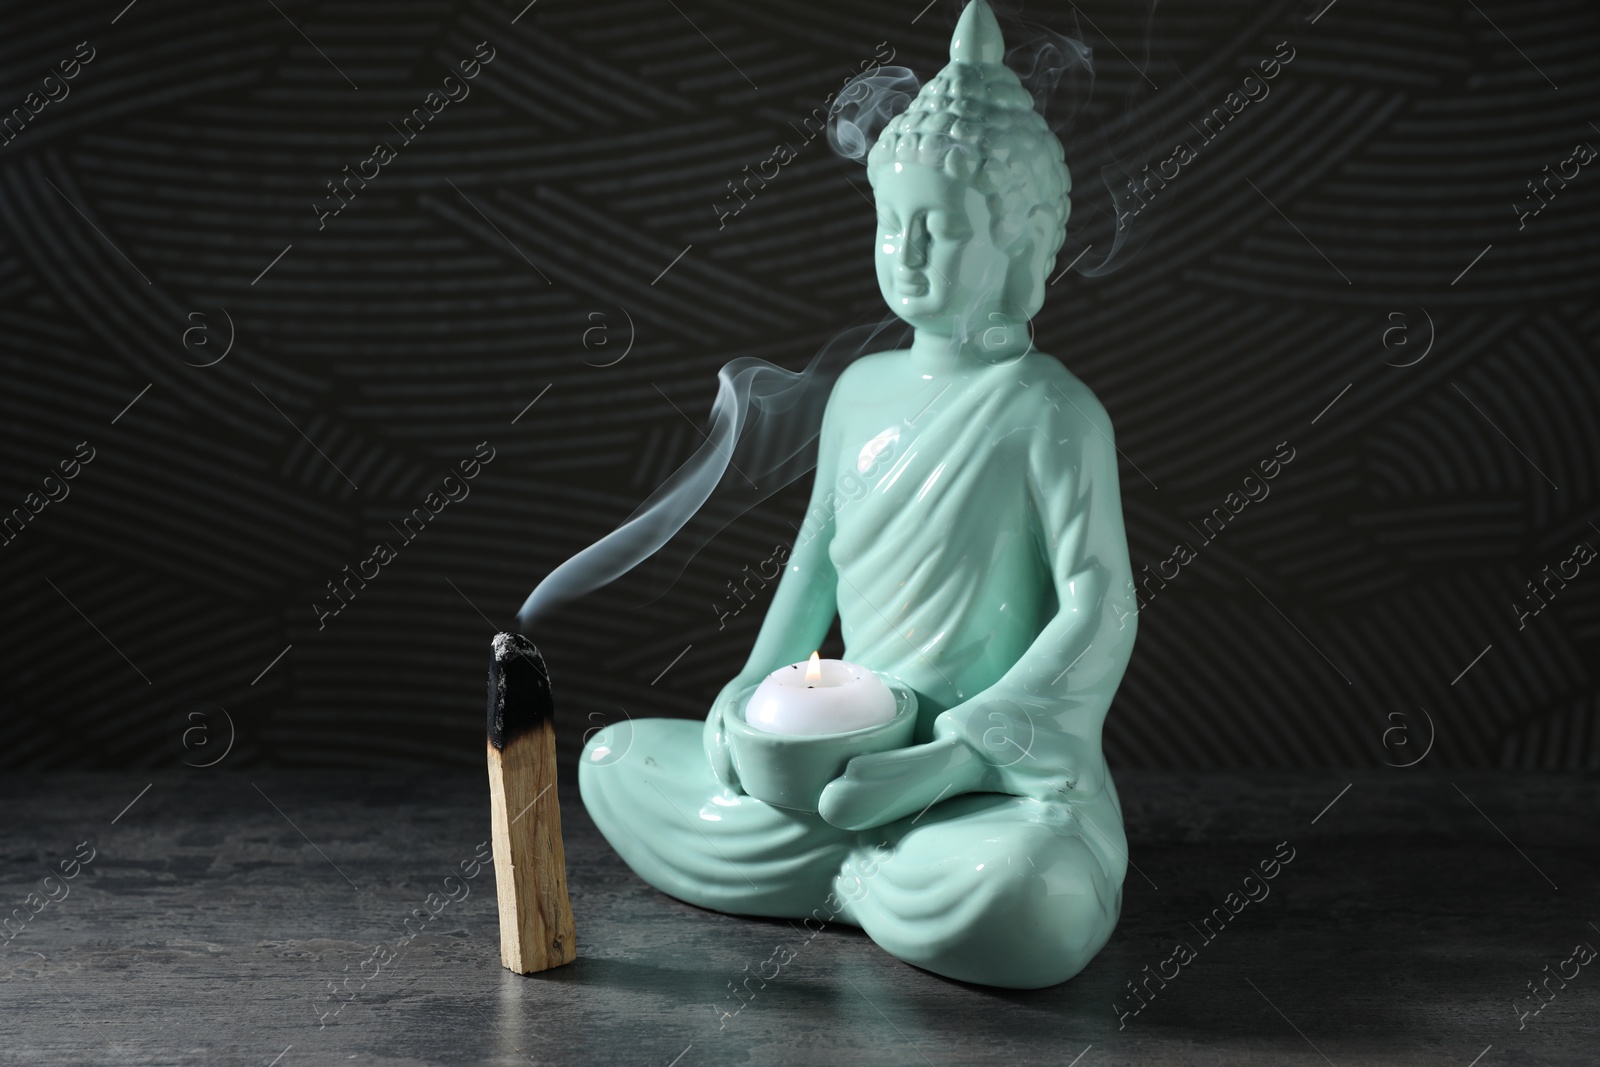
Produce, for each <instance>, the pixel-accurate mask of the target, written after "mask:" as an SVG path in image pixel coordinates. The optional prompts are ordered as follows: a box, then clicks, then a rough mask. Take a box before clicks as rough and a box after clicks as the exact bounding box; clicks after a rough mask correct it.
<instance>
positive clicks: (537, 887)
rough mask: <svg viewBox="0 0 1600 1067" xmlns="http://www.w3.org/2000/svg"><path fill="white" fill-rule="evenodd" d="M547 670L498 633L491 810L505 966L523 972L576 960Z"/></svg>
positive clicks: (526, 644)
mask: <svg viewBox="0 0 1600 1067" xmlns="http://www.w3.org/2000/svg"><path fill="white" fill-rule="evenodd" d="M553 712H554V705H553V703H552V700H551V693H550V676H549V671H548V670H547V669H546V668H545V663H544V659H543V657H541V656H540V655H539V651H538V649H536V648H535V647H534V646H533V643H532V642H531V641H529V640H528V639H527V638H525V637H523V636H521V635H520V634H505V633H503V634H499V635H497V636H496V637H495V639H494V653H493V656H492V657H491V659H490V665H489V724H488V740H487V743H486V745H485V751H486V753H487V756H488V763H489V806H490V815H491V821H492V824H493V825H492V829H493V840H494V876H495V894H496V896H497V897H498V898H499V903H500V961H501V962H502V963H503V964H504V965H505V966H506V967H507V968H508V969H510V970H513V971H516V972H517V973H518V974H532V973H533V972H535V971H543V970H547V969H548V968H551V967H559V966H560V965H561V964H563V963H571V962H572V961H573V960H574V959H575V958H577V936H576V933H575V931H574V929H573V922H572V904H571V902H570V900H569V899H568V897H567V868H566V855H565V851H564V849H563V847H562V843H561V805H560V803H559V801H558V800H557V799H556V787H555V786H556V737H555V721H554V714H553Z"/></svg>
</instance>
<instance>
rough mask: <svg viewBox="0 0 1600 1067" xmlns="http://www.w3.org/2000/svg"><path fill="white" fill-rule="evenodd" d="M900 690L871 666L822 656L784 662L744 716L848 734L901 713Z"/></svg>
mask: <svg viewBox="0 0 1600 1067" xmlns="http://www.w3.org/2000/svg"><path fill="white" fill-rule="evenodd" d="M897 708H898V706H897V705H896V703H895V699H894V693H893V692H891V691H890V689H889V687H888V686H887V685H884V684H883V679H881V678H879V677H878V676H877V675H876V674H874V673H873V672H872V671H870V670H868V669H867V668H866V667H863V666H861V665H860V664H856V663H846V662H845V661H844V660H842V659H819V658H817V654H816V653H815V652H813V653H811V659H810V660H809V661H807V662H804V663H791V664H790V665H789V666H787V667H779V668H778V669H777V670H775V671H773V672H772V673H771V674H769V675H767V677H766V678H765V679H763V680H762V682H761V684H760V685H759V686H757V687H756V691H755V693H754V694H753V695H752V696H751V697H750V703H749V704H748V705H746V707H745V712H744V721H745V722H747V723H749V724H750V725H751V726H753V727H755V728H756V729H758V730H765V731H766V732H767V733H773V734H842V733H847V732H849V731H851V730H864V729H866V728H867V727H869V726H877V725H879V724H880V723H885V722H888V721H889V720H890V719H892V718H894V717H895V713H896V711H897Z"/></svg>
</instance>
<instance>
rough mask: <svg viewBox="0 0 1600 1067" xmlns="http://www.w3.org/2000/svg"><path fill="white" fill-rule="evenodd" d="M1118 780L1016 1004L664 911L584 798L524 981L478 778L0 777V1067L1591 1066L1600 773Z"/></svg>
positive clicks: (770, 928) (853, 953)
mask: <svg viewBox="0 0 1600 1067" xmlns="http://www.w3.org/2000/svg"><path fill="white" fill-rule="evenodd" d="M1117 781H1118V785H1119V787H1120V790H1121V793H1122V797H1123V801H1124V806H1125V809H1126V816H1127V823H1128V836H1129V840H1130V843H1131V844H1130V847H1131V850H1132V859H1133V862H1134V863H1135V864H1136V869H1135V870H1133V871H1130V873H1129V876H1128V881H1127V883H1126V887H1125V892H1124V901H1123V913H1122V922H1121V925H1120V926H1119V927H1118V929H1117V931H1116V933H1115V934H1114V935H1113V936H1112V939H1111V942H1110V944H1109V945H1107V947H1106V949H1105V950H1104V951H1103V952H1102V953H1101V954H1100V955H1099V957H1098V958H1096V959H1095V961H1094V962H1093V963H1091V964H1090V966H1089V967H1088V969H1087V970H1085V971H1084V972H1083V973H1082V974H1081V975H1079V976H1078V977H1077V978H1076V979H1074V980H1072V981H1071V982H1068V983H1066V984H1065V985H1061V986H1057V987H1056V988H1053V989H1046V990H1040V991H1034V992H1008V991H999V990H992V989H984V988H979V987H976V986H969V985H964V984H961V983H958V982H951V981H947V980H945V979H942V978H938V977H935V976H933V975H930V974H927V973H925V972H922V971H918V970H916V969H914V968H911V967H908V966H906V965H905V964H902V963H900V962H899V961H897V960H895V959H893V958H891V957H889V956H887V955H885V954H884V953H883V952H881V951H880V950H878V949H877V948H876V947H875V946H874V945H873V944H872V942H871V941H870V940H868V939H867V938H866V937H865V936H864V935H862V934H861V933H860V932H859V931H856V930H852V929H847V928H843V927H839V926H829V927H827V928H825V929H823V930H822V931H821V932H820V933H816V934H813V933H812V932H811V931H810V930H808V929H805V928H801V927H799V926H797V925H791V924H790V923H788V922H784V921H770V920H751V919H740V918H734V917H731V916H726V915H719V914H714V913H712V912H707V911H702V910H700V909H698V908H694V907H691V906H689V905H686V904H683V903H680V902H678V901H676V900H672V899H670V898H668V897H666V896H663V895H662V894H660V893H658V892H656V891H655V890H653V889H650V888H649V887H648V886H646V885H644V884H643V883H642V882H640V881H639V880H638V879H637V878H636V877H634V875H633V874H632V873H631V872H630V871H629V870H628V869H627V868H626V867H625V866H624V865H623V864H622V863H621V861H619V860H618V859H617V857H616V856H615V854H613V853H612V851H611V850H610V848H609V847H608V846H607V845H606V844H605V842H604V841H603V840H602V839H601V838H600V837H599V835H598V834H597V832H596V831H595V829H594V826H593V824H592V823H591V822H590V821H589V819H588V817H587V815H586V814H585V813H584V810H583V806H582V804H581V803H580V801H579V799H578V797H577V795H576V792H575V791H568V792H565V793H563V795H562V796H561V804H562V814H563V819H564V824H565V834H566V846H567V866H568V871H569V877H570V884H571V892H572V904H573V910H574V912H575V913H576V916H577V924H578V925H577V929H578V946H579V947H578V959H577V962H576V963H574V964H572V965H570V966H568V967H564V968H560V969H558V970H555V971H550V972H546V973H544V974H541V975H536V976H531V977H520V976H518V975H514V974H511V973H510V972H508V971H505V970H503V969H502V968H501V966H500V962H499V950H498V940H497V936H498V935H497V918H496V912H495V897H494V885H493V882H494V873H493V870H492V868H486V869H483V870H482V871H479V872H477V874H476V877H473V878H462V877H461V869H462V864H465V865H466V870H467V871H469V872H470V871H473V869H474V868H473V864H472V860H473V855H474V852H475V850H476V849H477V847H478V846H479V843H480V842H484V841H486V840H487V839H488V836H489V812H488V804H487V785H486V781H485V779H484V777H483V776H482V775H468V774H463V773H461V772H458V771H451V772H447V773H418V774H412V775H397V774H374V773H367V772H359V771H335V770H329V771H319V772H304V771H297V772H284V771H267V770H260V771H256V772H238V773H223V772H222V770H221V769H212V770H206V771H198V770H197V771H193V772H184V773H181V774H179V773H165V772H164V773H161V774H157V775H152V774H151V773H148V772H147V773H141V774H137V775H135V774H119V775H87V774H74V775H44V774H40V775H26V774H24V775H18V774H12V775H8V776H6V777H5V778H4V779H3V780H0V812H3V813H4V818H3V819H0V913H3V914H7V915H10V916H11V918H10V925H9V932H7V933H5V934H3V935H0V1063H3V1064H73V1065H78V1064H91V1063H92V1064H206V1065H217V1064H255V1065H260V1067H269V1065H275V1067H299V1065H302V1064H336V1063H337V1064H388V1065H400V1064H507V1065H516V1064H528V1063H532V1064H546V1063H551V1064H590V1063H594V1064H655V1065H661V1067H666V1065H669V1064H675V1065H677V1067H696V1065H700V1064H777V1065H782V1064H830V1065H832V1064H841V1065H853V1064H908V1065H911V1064H929V1065H938V1067H944V1065H947V1064H951V1065H975V1064H1007V1065H1012V1064H1032V1063H1038V1064H1051V1065H1056V1067H1109V1065H1114V1064H1127V1065H1135V1064H1137V1065H1164V1064H1197V1065H1198V1064H1262V1065H1268V1064H1270V1065H1274V1067H1279V1065H1296V1064H1307V1065H1324V1064H1337V1065H1340V1067H1343V1065H1346V1064H1430V1065H1431V1064H1439V1065H1451V1067H1469V1065H1472V1064H1477V1065H1479V1067H1502V1065H1507V1064H1572V1065H1578V1064H1583V1065H1586V1067H1587V1065H1593V1064H1596V1063H1600V962H1597V963H1596V964H1594V965H1588V966H1581V967H1580V966H1579V965H1578V964H1577V963H1574V962H1567V961H1571V960H1573V959H1574V955H1573V950H1574V947H1575V946H1577V945H1579V944H1580V943H1584V942H1587V943H1589V944H1591V945H1594V946H1600V925H1597V924H1600V892H1597V891H1600V847H1597V842H1600V834H1597V830H1600V776H1596V775H1593V774H1587V775H1582V774H1539V775H1533V774H1523V773H1510V772H1507V773H1498V772H1466V771H1457V772H1430V771H1427V770H1424V769H1420V768H1414V769H1409V770H1392V771H1382V772H1375V771H1359V772H1356V771H1314V772H1313V771H1302V772H1270V773H1258V772H1250V773H1243V772H1240V773H1157V772H1137V773H1130V772H1122V773H1119V774H1118V775H1117ZM570 784H571V778H570V775H569V776H568V778H567V780H566V781H564V782H563V786H564V787H565V786H568V785H570ZM147 785H148V789H147V788H146V787H147ZM130 802H131V804H130ZM1285 842H1286V843H1287V844H1286V845H1285V844H1283V843H1285ZM1275 852H1279V853H1280V854H1283V855H1290V854H1292V856H1293V858H1292V860H1291V861H1290V862H1289V863H1287V864H1286V865H1284V866H1282V867H1281V869H1279V870H1278V872H1277V876H1276V877H1275V878H1274V879H1272V880H1271V881H1270V882H1267V883H1265V886H1266V890H1267V891H1268V895H1266V896H1265V898H1264V899H1260V900H1259V901H1254V902H1248V903H1244V904H1243V905H1242V906H1241V905H1240V904H1239V902H1240V901H1241V900H1243V899H1244V898H1243V896H1242V893H1243V890H1244V888H1245V878H1246V876H1247V875H1249V874H1250V873H1251V872H1252V870H1255V869H1257V867H1258V865H1259V864H1260V862H1261V861H1262V860H1268V859H1270V858H1272V857H1273V855H1274V853H1275ZM75 853H76V854H77V856H78V859H79V861H81V860H82V858H83V857H88V856H91V855H92V857H93V858H92V859H90V860H89V861H88V862H86V863H84V862H76V863H75V861H74V855H75ZM63 864H64V865H65V866H64V867H63ZM63 870H66V871H70V872H73V873H74V874H75V877H72V878H70V879H66V878H62V876H61V872H62V871H63ZM52 872H56V877H55V878H54V879H48V880H47V876H49V875H50V874H51V873H52ZM453 872H454V873H456V875H457V880H455V881H448V882H447V879H448V878H449V877H450V876H451V874H452V873H453ZM1257 885H1258V883H1251V887H1252V891H1253V892H1254V893H1255V894H1256V895H1257V896H1259V895H1260V894H1261V892H1262V890H1261V889H1260V888H1257ZM447 890H448V892H447ZM1234 892H1238V893H1240V894H1241V895H1240V896H1236V897H1233V898H1232V901H1231V903H1232V904H1233V907H1235V908H1238V911H1237V914H1234V913H1233V912H1232V911H1231V910H1227V909H1228V905H1229V904H1230V900H1229V898H1228V894H1230V893H1234ZM29 894H37V895H35V896H32V897H30V896H29ZM430 894H433V895H432V896H431V897H430ZM450 898H453V899H450ZM1218 906H1221V907H1223V908H1224V909H1225V911H1224V914H1225V915H1227V917H1228V920H1229V921H1227V922H1226V924H1221V923H1219V922H1218V921H1217V920H1215V919H1214V920H1213V922H1212V923H1211V925H1210V926H1208V927H1206V928H1205V929H1204V930H1202V929H1201V927H1202V925H1203V920H1204V919H1205V918H1206V916H1207V915H1209V914H1211V912H1212V909H1213V908H1214V907H1218ZM414 910H418V911H420V914H423V915H427V916H429V919H428V922H427V923H425V924H424V923H422V922H421V921H420V920H419V919H417V918H412V919H411V923H410V924H409V926H408V925H407V923H406V920H407V918H408V917H411V916H412V914H413V911H414ZM19 916H20V917H19ZM1180 941H1181V942H1183V943H1185V945H1186V946H1188V950H1189V951H1188V954H1187V955H1188V958H1187V961H1186V962H1185V963H1183V964H1182V966H1179V965H1178V964H1176V963H1172V962H1167V961H1169V960H1171V959H1172V958H1173V955H1174V949H1175V946H1176V945H1177V943H1178V942H1180ZM783 949H786V951H780V950H783ZM774 959H786V960H787V961H788V962H787V963H786V964H785V965H783V966H782V967H778V965H777V964H775V963H771V962H768V961H770V960H774ZM1146 967H1148V968H1149V970H1148V971H1147V970H1146V969H1145V968H1146ZM774 971H776V973H774ZM1574 971H1575V972H1576V974H1575V976H1574ZM1158 972H1162V973H1165V974H1166V975H1168V976H1169V977H1170V980H1165V982H1164V985H1163V980H1162V979H1160V978H1153V979H1148V980H1146V979H1147V976H1149V975H1155V974H1157V973H1158ZM1557 972H1564V973H1566V974H1567V975H1568V976H1569V977H1568V978H1567V979H1563V978H1561V977H1556V976H1555V975H1556V974H1557ZM758 974H759V975H761V976H764V977H766V978H767V979H768V980H766V981H764V982H763V981H762V979H761V978H760V977H751V976H753V975H758ZM746 979H748V981H746ZM1130 980H1145V982H1144V985H1143V986H1142V987H1141V991H1143V990H1148V991H1149V992H1144V994H1143V995H1144V1006H1143V1007H1142V1008H1140V1001H1139V1000H1136V999H1135V998H1134V996H1133V993H1132V992H1131V991H1130V989H1129V987H1128V984H1127V983H1129V982H1130ZM735 983H743V984H742V985H741V986H740V989H741V995H740V996H737V997H736V996H735V993H734V991H733V988H734V984H735ZM1530 983H1535V984H1537V985H1538V986H1539V988H1540V990H1541V997H1540V998H1532V996H1531V994H1530ZM1541 983H1542V984H1541ZM1545 990H1548V992H1545ZM1541 1004H1543V1005H1544V1006H1543V1007H1542V1009H1540V1010H1538V1012H1537V1014H1531V1013H1530V1014H1527V1015H1522V1016H1519V1012H1531V1010H1532V1009H1536V1008H1539V1006H1540V1005H1541ZM1134 1009H1138V1010H1137V1013H1135V1010H1134Z"/></svg>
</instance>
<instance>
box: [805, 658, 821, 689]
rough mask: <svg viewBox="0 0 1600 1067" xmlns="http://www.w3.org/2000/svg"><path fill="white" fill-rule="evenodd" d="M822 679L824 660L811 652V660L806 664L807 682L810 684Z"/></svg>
mask: <svg viewBox="0 0 1600 1067" xmlns="http://www.w3.org/2000/svg"><path fill="white" fill-rule="evenodd" d="M820 681H822V660H821V658H820V657H819V656H818V655H817V654H816V653H815V652H813V653H811V659H810V661H809V662H808V663H807V664H806V684H807V685H810V684H811V683H813V682H820Z"/></svg>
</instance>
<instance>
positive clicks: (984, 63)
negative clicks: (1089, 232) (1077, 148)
mask: <svg viewBox="0 0 1600 1067" xmlns="http://www.w3.org/2000/svg"><path fill="white" fill-rule="evenodd" d="M1004 54H1005V45H1004V42H1003V41H1002V40H1001V37H1000V27H999V24H998V23H996V22H995V18H994V13H993V12H992V11H990V10H989V5H988V4H986V3H984V2H983V0H973V2H972V3H970V4H968V5H967V8H966V10H965V11H963V12H962V15H961V21H960V22H959V23H957V25H956V32H955V36H954V38H953V39H952V40H951V44H950V63H949V65H948V66H946V67H945V68H944V69H943V70H942V71H940V72H939V73H938V75H937V76H935V77H934V78H933V79H932V80H931V81H929V82H928V83H927V84H926V85H924V86H923V87H922V89H921V91H920V92H918V93H917V96H916V99H915V100H913V101H912V102H911V106H910V107H908V108H906V110H905V111H903V112H901V113H900V114H899V115H897V116H895V117H894V119H892V120H891V121H890V122H889V124H888V125H887V126H885V127H884V129H883V133H882V134H880V135H879V137H878V141H877V143H876V144H874V145H873V146H872V150H871V151H870V152H868V153H867V180H868V181H869V182H871V183H873V184H874V185H876V184H877V179H878V175H879V174H881V173H882V169H883V168H884V167H886V166H889V165H890V164H893V163H921V164H924V165H925V166H930V167H935V168H938V169H941V170H943V171H944V172H945V173H946V174H949V175H950V176H951V177H953V178H958V179H961V180H964V181H970V182H972V183H973V186H974V187H975V188H977V189H978V190H979V191H980V192H982V193H984V194H985V195H986V196H987V197H988V198H989V208H990V211H991V213H992V214H993V215H994V218H995V223H996V226H999V225H1001V224H1002V222H1003V221H1005V220H1015V221H1012V222H1011V227H1010V228H1013V229H1015V230H1020V231H1021V232H1024V233H1025V232H1027V231H1028V230H1032V231H1033V232H1034V233H1036V234H1038V235H1039V237H1040V239H1041V240H1042V241H1043V242H1044V244H1045V249H1044V250H1045V252H1046V254H1047V256H1052V257H1053V256H1054V255H1055V253H1056V252H1057V251H1058V250H1059V249H1060V247H1061V242H1062V240H1063V239H1064V238H1065V235H1066V223H1067V214H1068V212H1069V211H1071V207H1072V204H1071V201H1070V200H1069V199H1068V197H1067V194H1068V192H1070V191H1071V189H1072V176H1071V174H1070V173H1069V172H1068V170H1067V165H1066V160H1065V153H1064V152H1063V151H1062V148H1061V141H1060V140H1059V139H1058V138H1057V137H1056V135H1055V134H1054V133H1053V132H1052V131H1051V129H1050V127H1049V126H1048V125H1047V124H1046V123H1045V121H1044V117H1043V116H1042V115H1040V114H1039V113H1038V112H1037V111H1035V110H1034V107H1033V97H1032V96H1030V95H1029V93H1028V91H1027V90H1026V89H1024V88H1023V86H1022V80H1021V79H1020V78H1018V77H1017V75H1016V74H1015V73H1014V72H1013V71H1012V70H1011V68H1009V67H1007V66H1006V65H1005V64H1004V63H1002V62H1001V58H1002V57H1003V55H1004ZM1017 221H1024V222H1026V223H1029V224H1031V225H1026V226H1021V227H1019V226H1017Z"/></svg>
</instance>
